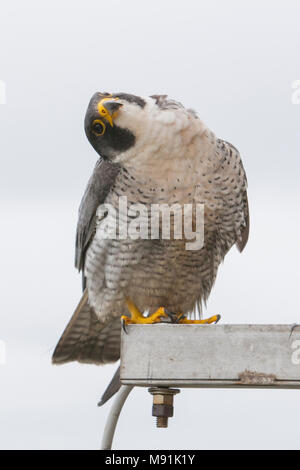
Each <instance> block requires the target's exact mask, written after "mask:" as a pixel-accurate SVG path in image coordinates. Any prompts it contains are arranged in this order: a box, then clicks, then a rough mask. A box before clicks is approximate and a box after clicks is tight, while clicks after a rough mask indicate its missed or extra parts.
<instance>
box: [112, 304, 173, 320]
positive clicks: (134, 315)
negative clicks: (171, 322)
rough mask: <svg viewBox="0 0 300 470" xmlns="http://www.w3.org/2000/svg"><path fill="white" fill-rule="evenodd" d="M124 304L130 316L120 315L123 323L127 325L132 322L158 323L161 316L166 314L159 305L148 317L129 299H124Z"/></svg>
mask: <svg viewBox="0 0 300 470" xmlns="http://www.w3.org/2000/svg"><path fill="white" fill-rule="evenodd" d="M126 304H127V307H128V310H129V312H130V315H131V316H130V317H128V316H127V315H122V316H121V321H122V323H123V325H124V324H125V325H129V324H132V323H138V324H143V325H147V324H148V325H151V324H153V323H159V322H160V319H161V318H162V317H166V316H167V314H166V313H165V309H164V308H163V307H160V308H159V309H158V310H156V312H154V313H152V315H149V317H144V316H143V314H142V313H141V312H140V311H139V309H138V308H137V306H136V305H135V304H134V303H133V302H132V301H131V300H130V299H126Z"/></svg>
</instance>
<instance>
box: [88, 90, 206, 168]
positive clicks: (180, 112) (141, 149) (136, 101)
mask: <svg viewBox="0 0 300 470" xmlns="http://www.w3.org/2000/svg"><path fill="white" fill-rule="evenodd" d="M84 124H85V132H86V135H87V138H88V140H89V142H90V143H91V145H92V146H93V147H94V149H95V150H96V152H97V153H98V154H99V155H101V157H103V158H104V159H107V160H110V161H114V162H119V163H121V164H122V163H127V162H128V161H130V160H133V159H134V158H135V157H136V156H138V158H139V159H141V158H144V159H149V158H155V157H156V156H157V155H159V157H160V158H163V157H164V156H165V157H166V158H170V156H172V157H173V158H176V156H177V154H178V157H181V158H182V149H183V147H184V148H187V146H188V145H189V143H190V142H191V141H193V139H194V137H195V135H196V134H199V132H200V131H203V124H202V123H201V121H200V120H199V119H198V117H197V115H196V113H195V112H193V111H191V110H187V109H185V108H184V107H183V106H182V105H181V104H180V103H178V102H177V101H174V100H170V99H168V98H167V96H166V95H153V96H150V97H147V98H141V97H139V96H135V95H130V94H126V93H114V94H109V93H95V94H94V95H93V96H92V98H91V101H90V103H89V106H88V109H87V112H86V116H85V123H84Z"/></svg>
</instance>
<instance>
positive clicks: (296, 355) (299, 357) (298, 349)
mask: <svg viewBox="0 0 300 470" xmlns="http://www.w3.org/2000/svg"><path fill="white" fill-rule="evenodd" d="M291 348H292V349H294V350H295V351H294V352H293V354H292V363H293V364H294V366H299V365H300V339H295V341H293V342H292V344H291Z"/></svg>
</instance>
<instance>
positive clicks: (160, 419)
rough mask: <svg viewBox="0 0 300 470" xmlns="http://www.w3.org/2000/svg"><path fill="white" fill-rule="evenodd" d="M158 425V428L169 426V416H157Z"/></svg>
mask: <svg viewBox="0 0 300 470" xmlns="http://www.w3.org/2000/svg"><path fill="white" fill-rule="evenodd" d="M156 427H157V428H167V427H168V418H166V417H165V416H157V417H156Z"/></svg>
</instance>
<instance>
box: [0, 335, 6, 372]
mask: <svg viewBox="0 0 300 470" xmlns="http://www.w3.org/2000/svg"><path fill="white" fill-rule="evenodd" d="M4 364H6V343H5V341H1V340H0V366H1V365H2V366H3V365H4Z"/></svg>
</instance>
